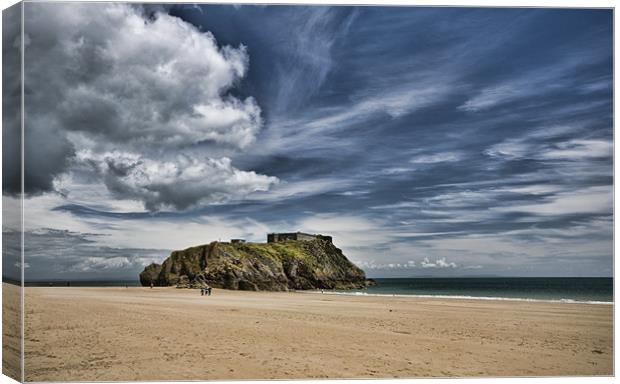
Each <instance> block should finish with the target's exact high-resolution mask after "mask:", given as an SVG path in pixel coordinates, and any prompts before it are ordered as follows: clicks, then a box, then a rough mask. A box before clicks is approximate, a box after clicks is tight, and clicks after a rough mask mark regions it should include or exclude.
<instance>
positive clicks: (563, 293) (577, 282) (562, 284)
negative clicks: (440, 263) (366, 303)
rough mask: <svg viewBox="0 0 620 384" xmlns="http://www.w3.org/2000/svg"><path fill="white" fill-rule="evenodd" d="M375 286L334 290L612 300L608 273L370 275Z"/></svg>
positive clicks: (375, 293) (365, 292)
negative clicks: (387, 276)
mask: <svg viewBox="0 0 620 384" xmlns="http://www.w3.org/2000/svg"><path fill="white" fill-rule="evenodd" d="M374 280H376V282H377V285H376V286H373V287H369V288H365V289H360V290H352V291H338V292H336V293H338V294H352V295H376V296H417V297H440V298H455V299H479V300H514V301H551V302H586V303H592V304H613V300H614V284H613V278H611V277H481V278H474V277H461V278H454V277H450V278H436V277H433V278H400V279H395V278H392V279H374Z"/></svg>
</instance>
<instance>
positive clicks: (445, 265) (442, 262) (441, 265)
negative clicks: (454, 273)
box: [420, 257, 456, 268]
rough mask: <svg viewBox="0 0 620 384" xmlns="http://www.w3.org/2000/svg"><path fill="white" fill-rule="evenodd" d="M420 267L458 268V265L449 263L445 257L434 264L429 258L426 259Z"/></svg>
mask: <svg viewBox="0 0 620 384" xmlns="http://www.w3.org/2000/svg"><path fill="white" fill-rule="evenodd" d="M420 265H421V266H422V268H456V263H453V262H447V261H446V258H445V257H442V258H440V259H437V260H436V261H435V262H432V261H430V260H429V259H428V257H425V258H424V260H422V262H421V263H420Z"/></svg>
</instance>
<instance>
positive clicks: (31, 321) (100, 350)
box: [4, 284, 613, 381]
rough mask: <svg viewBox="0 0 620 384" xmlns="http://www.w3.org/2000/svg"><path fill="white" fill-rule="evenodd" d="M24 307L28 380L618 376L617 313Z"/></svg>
mask: <svg viewBox="0 0 620 384" xmlns="http://www.w3.org/2000/svg"><path fill="white" fill-rule="evenodd" d="M4 288H5V289H6V288H7V287H6V284H5V285H4ZM25 302H26V330H25V333H26V340H25V356H26V365H25V374H26V380H27V381H70V380H73V381H77V380H80V381H96V380H106V381H110V380H112V381H113V380H125V381H130V380H210V379H298V378H391V377H400V378H411V377H429V376H430V377H445V376H457V377H462V376H547V375H553V376H559V375H612V374H613V351H612V342H613V338H612V333H613V319H612V317H613V313H612V312H613V306H612V305H592V304H565V303H539V302H507V301H483V300H455V299H426V298H398V297H364V296H343V295H328V294H320V293H267V292H238V291H224V290H214V293H213V295H212V296H210V297H203V296H201V295H200V294H199V292H198V291H196V290H180V289H175V288H154V289H148V288H74V287H71V288H26V297H25Z"/></svg>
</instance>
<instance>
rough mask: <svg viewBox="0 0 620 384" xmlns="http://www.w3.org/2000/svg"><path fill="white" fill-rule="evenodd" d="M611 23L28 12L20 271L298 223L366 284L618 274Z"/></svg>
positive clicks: (202, 8) (380, 13)
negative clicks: (329, 241) (329, 240)
mask: <svg viewBox="0 0 620 384" xmlns="http://www.w3.org/2000/svg"><path fill="white" fill-rule="evenodd" d="M41 8H49V9H44V10H43V9H41ZM42 15H44V16H42ZM93 15H97V17H96V19H95V16H93ZM612 19H613V14H612V11H611V10H602V9H598V10H585V9H580V10H571V9H542V8H537V9H533V8H532V9H509V8H496V9H480V8H420V7H323V6H246V5H244V6H232V5H197V6H189V5H174V6H169V7H159V6H158V7H154V6H149V7H146V8H144V7H143V8H140V7H128V6H118V5H115V6H110V5H106V4H88V5H77V4H73V5H72V4H69V5H59V4H36V5H35V4H31V3H29V4H27V9H26V20H27V23H26V25H27V26H28V25H31V26H32V27H31V28H30V29H28V28H27V29H26V34H27V35H28V40H29V41H28V45H27V46H26V51H25V52H26V83H27V84H28V83H29V81H30V82H31V83H32V84H34V83H35V82H36V83H37V84H41V83H42V82H47V83H49V85H48V86H42V87H39V88H37V89H33V91H32V95H30V96H28V97H26V114H27V116H28V115H29V116H30V118H27V120H30V121H31V122H32V123H31V124H32V125H31V127H32V128H31V132H33V133H32V135H33V139H32V141H33V142H34V144H31V145H33V146H35V145H36V142H37V140H44V139H35V138H34V134H35V133H39V135H38V136H37V137H40V136H41V135H43V136H45V135H46V133H47V134H48V135H50V136H51V135H52V133H53V139H51V138H50V139H49V140H48V141H46V142H47V143H51V142H52V141H53V143H52V144H48V145H47V147H49V148H48V149H46V150H47V151H49V152H50V153H49V154H46V153H39V154H37V155H32V156H33V158H32V159H31V164H38V163H40V164H41V167H38V168H37V169H44V171H37V172H35V171H31V172H30V174H29V172H28V169H27V171H26V173H27V174H26V189H27V190H29V186H32V188H31V189H30V190H29V191H28V192H29V194H28V199H27V201H26V216H27V218H26V221H27V229H28V232H27V236H26V241H27V242H28V239H29V238H30V239H32V241H31V243H30V244H31V245H27V247H28V246H30V247H31V249H30V255H31V258H29V257H28V255H29V253H28V252H27V253H26V262H27V263H28V264H29V265H28V268H27V269H26V274H27V276H31V278H50V277H53V278H75V277H76V276H80V277H84V278H127V277H132V276H135V275H136V273H138V272H139V271H140V270H141V269H142V267H143V265H144V264H147V263H148V262H150V261H161V260H162V259H163V258H164V257H165V256H166V255H167V254H168V252H169V251H170V250H171V249H177V248H185V247H188V246H192V245H196V244H202V243H208V242H210V241H212V240H218V239H221V240H228V239H229V238H231V237H242V238H247V239H248V240H252V241H264V240H265V234H266V233H267V232H270V231H294V230H302V231H310V232H317V233H319V232H320V233H325V234H330V235H333V236H334V242H335V244H336V245H337V246H339V247H341V248H342V249H343V251H344V253H345V254H346V255H347V256H348V257H349V258H350V259H352V260H353V261H354V262H356V263H357V264H358V265H360V266H361V267H362V268H363V269H364V270H365V271H366V272H367V274H368V275H369V276H371V277H408V276H479V275H500V276H611V275H612V264H613V256H612V255H613V251H612V239H613V216H612V203H613V192H612V186H613V167H612V164H613V162H612V156H613V128H612V127H613V109H612V108H613V107H612V95H613V77H612V60H613V47H612V29H613V27H612ZM29 20H30V23H29V22H28V21H29ZM61 20H63V21H65V20H70V21H69V22H68V24H69V25H68V26H67V25H66V24H67V23H66V22H60V21H61ZM141 23H142V24H141ZM49 36H54V37H55V38H56V39H55V41H56V42H55V43H54V44H52V45H51V47H50V42H49ZM43 58H44V59H45V60H42V59H43ZM37 59H39V60H37ZM37 62H41V63H43V62H45V68H43V67H42V66H41V65H40V64H37ZM49 79H53V80H49ZM58 89H63V91H62V92H60V95H58V96H55V97H56V98H57V99H56V100H55V103H54V106H52V105H50V101H49V100H50V95H51V94H52V93H54V94H57V90H58ZM65 89H70V90H66V91H64V90H65ZM59 105H60V107H58V106H59ZM50 132H52V133H50ZM27 140H28V137H27ZM28 145H29V144H28V142H27V147H28ZM43 152H45V150H44V151H43ZM27 153H28V150H27ZM5 156H6V155H5ZM50 159H52V161H51V160H50ZM53 159H57V161H56V160H53ZM5 163H6V159H5ZM34 168H35V167H33V169H34ZM5 185H10V183H7V181H6V179H5ZM10 193H11V191H10V190H9V191H7V190H6V188H5V194H4V195H5V196H4V199H5V201H6V202H9V203H10V202H11V201H12V200H10V199H12V197H10ZM29 207H30V212H32V214H31V215H30V216H28V212H29ZM42 215H43V216H45V218H43V219H42ZM5 226H6V225H5ZM4 231H5V232H4V233H5V235H7V236H10V235H11V234H12V232H10V229H7V228H5V230H4ZM43 244H45V245H46V246H45V247H43ZM5 269H6V266H5Z"/></svg>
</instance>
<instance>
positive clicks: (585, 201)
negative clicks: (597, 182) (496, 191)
mask: <svg viewBox="0 0 620 384" xmlns="http://www.w3.org/2000/svg"><path fill="white" fill-rule="evenodd" d="M612 207H613V190H612V187H611V186H598V187H588V188H582V189H578V190H575V191H570V192H562V193H557V194H555V195H553V196H550V197H548V198H545V199H544V200H543V201H542V202H537V203H532V204H522V205H511V206H505V207H494V208H491V209H493V210H497V211H501V212H525V213H530V214H534V215H568V214H579V213H589V214H610V215H611V214H612V213H613V208H612Z"/></svg>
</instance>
